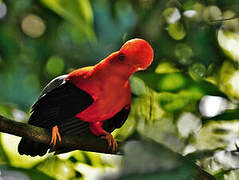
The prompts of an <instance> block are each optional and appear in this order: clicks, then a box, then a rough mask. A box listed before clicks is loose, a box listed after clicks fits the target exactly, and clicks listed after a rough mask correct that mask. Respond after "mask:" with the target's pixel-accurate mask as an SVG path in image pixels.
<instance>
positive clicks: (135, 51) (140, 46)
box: [117, 38, 154, 71]
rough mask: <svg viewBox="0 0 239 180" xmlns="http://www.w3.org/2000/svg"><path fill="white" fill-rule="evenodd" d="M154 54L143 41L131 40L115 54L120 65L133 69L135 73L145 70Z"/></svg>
mask: <svg viewBox="0 0 239 180" xmlns="http://www.w3.org/2000/svg"><path fill="white" fill-rule="evenodd" d="M153 56H154V52H153V49H152V47H151V46H150V45H149V43H148V42H147V41H145V40H143V39H139V38H136V39H131V40H129V41H127V42H126V43H124V45H123V46H122V47H121V48H120V50H119V51H118V53H117V58H118V60H119V61H121V63H123V64H126V65H129V66H131V67H134V68H135V71H138V70H145V69H146V68H147V67H148V66H149V65H150V64H151V63H152V61H153Z"/></svg>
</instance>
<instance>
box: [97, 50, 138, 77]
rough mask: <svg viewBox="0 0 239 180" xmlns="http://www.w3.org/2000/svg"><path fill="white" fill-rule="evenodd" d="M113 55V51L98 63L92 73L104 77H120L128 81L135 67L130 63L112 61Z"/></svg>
mask: <svg viewBox="0 0 239 180" xmlns="http://www.w3.org/2000/svg"><path fill="white" fill-rule="evenodd" d="M114 56H115V53H113V54H112V55H111V56H109V57H108V58H106V59H105V60H103V61H101V62H100V63H98V64H97V65H96V66H95V68H94V70H93V71H94V73H95V74H96V75H99V76H102V77H105V78H106V79H107V78H108V77H109V76H110V77H115V78H118V79H121V80H122V81H128V80H129V78H130V76H131V75H132V74H133V73H134V72H136V70H135V68H134V67H132V66H130V65H124V64H117V63H115V62H114V61H112V59H113V58H114Z"/></svg>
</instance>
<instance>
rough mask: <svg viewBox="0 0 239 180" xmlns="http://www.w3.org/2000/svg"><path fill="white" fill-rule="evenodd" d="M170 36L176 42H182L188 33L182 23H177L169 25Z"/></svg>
mask: <svg viewBox="0 0 239 180" xmlns="http://www.w3.org/2000/svg"><path fill="white" fill-rule="evenodd" d="M168 34H169V35H170V36H171V37H172V38H173V39H175V40H182V39H183V38H184V37H185V35H186V32H185V30H184V27H183V25H182V24H181V23H180V22H176V23H174V24H170V25H169V27H168Z"/></svg>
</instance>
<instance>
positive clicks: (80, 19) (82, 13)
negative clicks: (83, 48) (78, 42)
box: [41, 0, 95, 40]
mask: <svg viewBox="0 0 239 180" xmlns="http://www.w3.org/2000/svg"><path fill="white" fill-rule="evenodd" d="M41 2H42V3H43V4H44V5H45V6H47V7H48V8H49V9H51V10H53V11H54V12H55V13H57V14H58V15H59V16H61V17H62V18H64V19H66V20H67V21H68V22H70V23H72V24H74V25H75V26H76V27H77V28H78V30H79V34H80V32H83V33H84V34H85V35H86V36H87V37H88V39H90V40H95V33H94V30H93V12H92V8H91V5H90V2H89V1H88V0H78V1H76V0H74V1H67V0H54V1H52V0H41Z"/></svg>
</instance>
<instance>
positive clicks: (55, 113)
mask: <svg viewBox="0 0 239 180" xmlns="http://www.w3.org/2000/svg"><path fill="white" fill-rule="evenodd" d="M58 80H59V78H57V80H54V81H52V82H51V83H49V85H47V86H46V88H44V90H43V92H42V94H41V95H40V97H39V98H38V100H37V102H36V103H35V104H34V105H33V107H32V114H31V116H30V119H29V122H28V123H29V124H31V125H35V126H39V127H42V128H46V129H51V128H52V127H54V126H55V125H58V126H59V127H61V128H60V133H64V132H65V133H75V131H76V132H78V133H83V131H85V132H89V131H88V130H89V128H88V123H87V122H83V121H80V120H79V119H77V121H76V119H75V118H74V115H76V114H77V113H80V112H81V111H83V110H84V109H86V108H87V107H88V106H90V105H91V104H92V103H93V101H94V100H93V99H92V97H91V96H90V95H89V94H88V93H86V92H85V91H83V90H81V89H79V88H77V87H75V86H74V85H73V84H72V83H71V82H69V81H62V82H61V83H60V81H58ZM73 119H74V120H73ZM72 130H74V131H72ZM49 148H50V146H49V145H45V144H41V143H37V142H34V141H31V140H28V139H24V138H22V140H21V141H20V143H19V145H18V152H19V153H20V154H26V155H31V156H36V155H40V156H42V155H44V154H45V153H46V152H47V150H48V149H49Z"/></svg>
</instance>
